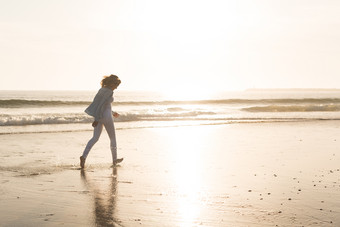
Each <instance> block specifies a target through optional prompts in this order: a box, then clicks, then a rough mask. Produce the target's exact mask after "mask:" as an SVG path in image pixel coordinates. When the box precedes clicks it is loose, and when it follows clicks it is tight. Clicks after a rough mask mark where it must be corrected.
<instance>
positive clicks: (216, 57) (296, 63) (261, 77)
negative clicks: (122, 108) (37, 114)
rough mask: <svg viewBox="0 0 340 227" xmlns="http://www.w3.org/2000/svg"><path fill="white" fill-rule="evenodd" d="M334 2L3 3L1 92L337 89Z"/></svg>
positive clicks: (338, 33)
mask: <svg viewBox="0 0 340 227" xmlns="http://www.w3.org/2000/svg"><path fill="white" fill-rule="evenodd" d="M339 59H340V1H338V0H318V1H316V0H237V1H235V0H205V1H201V0H29V1H28V0H0V90H96V89H98V88H99V87H100V84H99V83H100V80H101V79H102V77H103V76H104V75H109V74H116V75H118V76H119V77H120V78H121V80H122V84H121V86H120V88H121V89H123V90H144V91H154V90H155V91H168V92H193V93H194V92H202V91H227V90H243V89H247V88H340V67H339Z"/></svg>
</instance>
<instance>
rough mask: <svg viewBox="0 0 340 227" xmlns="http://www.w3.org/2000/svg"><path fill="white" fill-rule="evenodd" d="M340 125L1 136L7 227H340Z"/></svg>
mask: <svg viewBox="0 0 340 227" xmlns="http://www.w3.org/2000/svg"><path fill="white" fill-rule="evenodd" d="M339 126H340V121H307V122H281V123H261V124H259V123H256V124H255V123H254V124H251V123H247V124H229V125H207V126H183V127H163V128H144V129H126V130H117V138H118V145H119V149H118V156H119V157H124V158H125V159H124V162H123V163H121V164H120V165H119V166H117V167H116V168H110V162H111V160H110V158H111V154H110V151H109V150H108V146H109V140H108V137H107V135H106V134H105V133H103V135H102V137H101V139H100V141H99V142H98V143H97V144H96V145H95V147H94V148H93V150H92V151H91V153H90V155H89V157H88V159H87V163H86V168H85V170H84V171H81V170H79V168H78V165H79V156H80V154H81V152H82V150H83V148H84V146H85V145H86V142H87V140H88V139H89V138H90V137H91V134H92V133H91V132H90V131H84V132H64V133H30V134H13V135H0V144H1V145H0V176H1V178H0V179H1V180H0V181H1V186H0V220H1V226H61V225H63V226H340V171H339V168H340V133H339Z"/></svg>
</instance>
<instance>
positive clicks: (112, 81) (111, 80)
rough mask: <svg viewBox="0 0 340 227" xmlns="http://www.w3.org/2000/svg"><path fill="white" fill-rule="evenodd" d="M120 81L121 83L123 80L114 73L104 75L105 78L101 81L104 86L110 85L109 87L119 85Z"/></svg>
mask: <svg viewBox="0 0 340 227" xmlns="http://www.w3.org/2000/svg"><path fill="white" fill-rule="evenodd" d="M120 83H121V81H120V79H119V78H118V76H116V75H113V74H111V75H110V76H104V78H103V79H102V81H101V82H100V84H101V85H102V87H105V86H109V87H112V86H115V87H118V86H119V84H120Z"/></svg>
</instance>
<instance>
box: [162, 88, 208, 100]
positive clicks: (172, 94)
mask: <svg viewBox="0 0 340 227" xmlns="http://www.w3.org/2000/svg"><path fill="white" fill-rule="evenodd" d="M162 94H163V96H164V98H165V99H168V100H182V101H191V100H207V99H211V98H212V97H213V94H214V92H213V91H210V90H205V89H199V88H193V87H186V88H182V87H177V88H174V89H171V90H163V91H162Z"/></svg>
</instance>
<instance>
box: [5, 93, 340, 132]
mask: <svg viewBox="0 0 340 227" xmlns="http://www.w3.org/2000/svg"><path fill="white" fill-rule="evenodd" d="M174 92H175V91H174ZM95 94H96V91H0V134H11V133H28V132H29V133H32V132H34V133H39V132H63V131H83V130H92V128H91V122H92V121H93V118H92V117H91V116H88V115H87V114H86V113H84V110H85V109H86V107H87V106H88V105H89V104H90V103H91V101H92V100H93V98H94V96H95ZM112 107H113V108H112V109H113V111H115V112H118V113H119V114H120V117H119V118H117V119H115V122H116V128H117V129H127V128H141V127H144V128H148V127H175V126H183V125H209V124H231V123H248V122H251V123H261V122H275V121H307V120H339V119H340V90H317V89H312V90H303V89H295V90H246V91H240V92H219V93H216V94H214V95H211V96H209V97H206V98H200V99H190V100H185V99H171V98H168V97H167V96H165V95H162V94H161V93H158V92H131V91H120V90H117V91H115V93H114V103H113V105H112Z"/></svg>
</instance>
